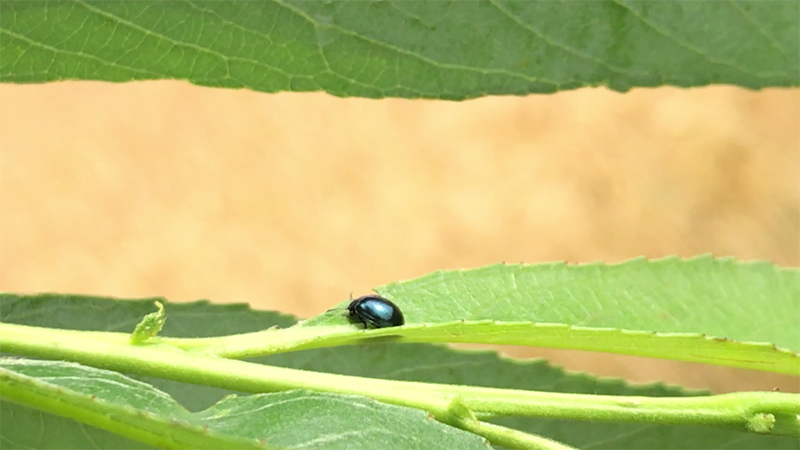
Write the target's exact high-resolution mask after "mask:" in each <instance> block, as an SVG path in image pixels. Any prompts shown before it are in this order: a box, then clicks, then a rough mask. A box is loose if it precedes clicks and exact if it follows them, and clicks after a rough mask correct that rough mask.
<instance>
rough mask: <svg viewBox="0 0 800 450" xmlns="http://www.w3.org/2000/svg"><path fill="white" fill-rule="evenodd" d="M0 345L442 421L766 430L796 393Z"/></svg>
mask: <svg viewBox="0 0 800 450" xmlns="http://www.w3.org/2000/svg"><path fill="white" fill-rule="evenodd" d="M0 350H2V351H4V352H10V353H16V354H22V355H27V356H34V357H43V358H48V359H65V360H69V361H75V362H79V363H83V364H87V365H90V366H95V367H100V368H105V369H111V370H116V371H120V372H127V373H135V374H140V375H148V376H153V377H159V378H166V379H171V380H177V381H182V382H186V383H192V384H201V385H207V386H216V387H223V388H228V389H232V390H240V391H246V392H273V391H282V390H289V389H307V390H312V391H326V392H336V393H343V394H355V395H365V396H369V397H373V398H375V399H377V400H380V401H383V402H386V403H392V404H396V405H402V406H409V407H414V408H419V409H423V410H426V411H429V412H430V413H431V414H433V415H434V416H436V417H437V418H439V419H440V420H442V421H445V422H446V421H447V420H448V417H451V416H452V412H451V411H450V409H449V407H450V405H451V404H452V403H453V402H454V401H458V402H460V403H461V404H463V406H464V407H465V408H467V409H468V410H469V411H473V412H474V413H475V415H476V416H478V417H489V416H506V415H516V416H528V417H542V418H553V419H573V420H608V421H614V422H631V423H653V424H655V423H659V424H680V425H705V426H714V427H724V428H729V429H734V430H739V431H750V432H754V431H759V432H761V433H765V432H770V430H769V429H761V428H759V429H754V428H753V426H752V424H753V423H754V421H759V420H760V419H759V418H760V417H762V416H763V415H764V414H773V415H782V416H787V415H788V416H797V415H798V414H800V395H797V394H788V393H782V392H739V393H733V394H723V395H716V396H706V397H672V398H671V397H666V398H653V397H626V396H608V395H581V394H563V393H553V392H537V391H521V390H511V389H495V388H483V387H473V386H454V385H441V384H432V383H417V382H405V381H391V380H379V379H371V378H361V377H351V376H343V375H333V374H327V373H318V372H310V371H304V370H295V369H285V368H280V367H272V366H266V365H261V364H254V363H248V362H243V361H235V360H228V359H223V358H218V357H213V356H208V355H203V354H198V353H194V352H186V351H183V350H180V349H176V348H174V347H169V346H166V345H145V346H135V345H129V344H127V343H121V342H113V341H109V340H104V339H96V338H90V337H86V336H85V335H81V334H76V333H75V332H69V331H64V332H57V330H44V329H41V328H36V327H26V326H21V325H12V324H0ZM795 425H796V424H795ZM775 431H776V430H772V432H773V433H774V432H775ZM781 434H788V435H791V436H800V427H798V426H782V427H781Z"/></svg>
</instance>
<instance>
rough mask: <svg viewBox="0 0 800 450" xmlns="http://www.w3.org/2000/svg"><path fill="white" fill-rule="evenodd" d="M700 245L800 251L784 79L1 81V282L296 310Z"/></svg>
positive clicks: (762, 383) (655, 366)
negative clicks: (476, 90)
mask: <svg viewBox="0 0 800 450" xmlns="http://www.w3.org/2000/svg"><path fill="white" fill-rule="evenodd" d="M706 252H712V253H714V254H717V255H720V256H727V255H732V256H736V257H738V258H742V259H766V260H770V261H773V262H775V263H778V264H782V265H791V266H797V265H800V91H798V90H796V89H793V90H767V91H761V92H750V91H745V90H741V89H737V88H731V87H713V88H703V89H693V90H681V89H672V88H664V89H655V90H636V91H633V92H630V93H627V94H619V93H613V92H610V91H608V90H605V89H582V90H578V91H572V92H564V93H559V94H556V95H542V96H528V97H524V98H520V97H503V98H483V99H479V100H472V101H467V102H460V103H454V102H435V101H422V100H397V99H387V100H364V99H340V98H334V97H330V96H327V95H325V94H319V93H314V94H291V93H284V94H277V95H269V94H262V93H255V92H249V91H232V90H222V89H210V88H201V87H197V86H191V85H188V84H185V83H182V82H146V83H129V84H104V83H89V82H64V83H54V84H47V85H31V86H15V85H3V86H0V290H3V291H17V292H41V291H56V292H73V293H86V294H98V295H112V296H118V297H143V296H154V295H163V296H166V297H167V298H168V299H170V300H174V301H189V300H194V299H198V298H209V299H211V300H213V301H215V302H248V303H250V304H252V305H253V306H254V307H256V308H261V309H277V310H282V311H286V312H290V313H294V314H296V315H299V316H302V317H308V316H311V315H314V314H317V313H319V312H322V311H324V310H326V309H327V308H329V307H330V306H331V305H333V304H335V303H338V302H341V301H343V300H345V299H347V297H348V295H349V294H350V292H351V291H352V292H354V293H355V294H356V295H359V294H363V293H367V292H369V290H370V289H371V288H372V287H375V286H379V285H382V284H384V283H387V282H390V281H395V280H402V279H408V278H413V277H417V276H420V275H424V274H426V273H428V272H430V271H433V270H437V269H451V268H472V267H477V266H482V265H486V264H491V263H496V262H499V261H506V262H526V263H536V262H545V261H553V260H567V261H570V262H591V261H596V260H603V261H607V262H617V261H621V260H624V259H628V258H631V257H635V256H640V255H644V256H647V257H651V258H655V257H661V256H665V255H672V254H677V255H682V256H692V255H696V254H699V253H706ZM504 351H506V352H507V353H510V354H514V355H526V356H546V357H548V358H550V359H551V360H553V361H554V362H555V363H557V364H562V365H565V366H566V367H568V368H571V369H580V370H589V371H592V372H594V373H597V374H601V375H618V376H624V377H628V378H630V379H634V380H639V381H648V380H659V379H661V380H666V381H670V382H680V383H683V384H685V385H688V386H693V387H711V388H713V389H714V390H716V391H720V392H721V391H727V390H735V389H757V390H769V389H772V388H773V387H780V388H781V389H782V390H794V391H797V390H798V380H797V379H796V378H792V377H784V376H775V375H770V374H763V373H758V372H750V371H744V370H732V369H726V368H720V367H707V366H702V365H696V364H682V363H676V362H665V361H653V360H647V359H639V358H626V357H613V356H612V357H609V355H597V354H588V353H583V352H565V351H549V350H541V349H515V348H510V349H504Z"/></svg>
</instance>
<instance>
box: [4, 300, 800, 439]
mask: <svg viewBox="0 0 800 450" xmlns="http://www.w3.org/2000/svg"><path fill="white" fill-rule="evenodd" d="M0 301H2V308H0V319H2V321H3V322H6V323H17V324H24V325H38V326H51V327H52V326H56V325H57V324H65V323H69V322H73V323H75V326H74V327H73V328H80V329H83V330H96V331H128V332H130V331H132V330H133V329H134V327H135V326H136V324H137V323H138V322H139V320H140V319H141V318H142V317H143V316H144V315H145V314H147V313H150V312H151V311H152V309H153V306H152V299H147V300H141V301H114V300H110V299H98V298H92V297H80V296H71V297H65V296H57V295H54V296H31V297H25V296H13V295H3V296H1V297H0ZM164 303H165V304H166V311H167V316H168V318H169V320H167V322H166V324H165V326H164V329H163V331H162V333H161V335H163V336H175V337H193V336H198V335H203V336H215V335H225V334H232V333H244V332H252V331H257V330H260V329H264V328H269V327H272V326H275V325H277V326H280V327H287V326H289V325H291V323H292V322H293V319H291V318H289V317H287V316H283V315H278V314H274V313H268V312H259V311H251V310H249V309H248V308H246V307H244V306H242V305H213V304H209V303H208V302H195V303H191V304H169V303H166V302H164ZM55 311H58V314H54V312H55ZM253 361H254V362H259V363H265V364H271V365H277V366H283V367H290V368H298V369H305V370H316V371H325V372H331V373H338V374H345V375H359V376H368V377H376V378H386V379H395V380H408V381H425V382H438V383H446V384H465V385H476V386H491V387H502V388H517V389H530V390H541V391H552V392H568V393H586V394H608V395H642V396H656V397H663V396H687V395H705V393H704V392H698V391H691V392H687V391H685V390H682V389H680V388H678V387H671V386H664V385H661V384H650V385H630V384H627V383H625V382H623V381H621V380H616V379H598V378H596V377H593V376H591V375H588V374H582V373H569V372H564V371H563V370H561V369H559V368H555V367H552V366H550V365H549V364H547V363H546V362H544V361H541V360H538V361H524V362H523V361H513V360H509V359H505V358H501V357H498V356H497V354H496V353H494V352H488V351H479V352H478V351H463V350H461V351H459V350H453V349H449V348H446V347H442V346H436V345H422V344H399V345H395V344H389V345H370V346H353V347H343V348H326V349H317V350H309V351H302V352H296V353H285V354H279V355H272V356H269V357H262V358H257V359H254V360H253ZM138 379H139V380H141V381H144V382H147V383H150V384H152V385H154V386H155V387H156V388H157V389H160V390H162V391H164V392H167V393H169V394H170V395H171V396H172V397H174V398H175V399H176V400H177V401H178V402H179V403H180V404H182V405H183V407H185V408H186V409H188V410H189V411H195V412H196V411H202V410H204V409H205V408H208V407H212V406H213V405H215V404H216V402H218V401H220V400H221V399H222V398H223V397H224V396H225V395H228V394H231V393H232V392H230V391H226V390H224V389H212V388H207V387H203V386H194V385H189V384H183V383H177V382H174V381H167V380H158V379H151V378H146V377H139V378H138ZM246 398H250V397H246ZM217 407H218V408H219V407H220V406H219V405H217ZM0 413H2V417H0V420H3V423H7V422H5V421H6V420H7V419H8V418H9V417H13V418H15V419H17V420H16V423H17V424H18V426H17V427H15V428H13V429H11V430H6V428H5V427H4V430H3V431H4V432H3V433H2V435H3V439H4V441H3V444H4V447H3V448H21V447H33V445H29V444H30V442H31V440H30V439H31V438H30V436H38V435H40V434H42V432H43V430H44V429H47V430H50V429H52V428H51V426H53V427H55V426H60V427H61V428H59V430H61V433H62V435H63V436H70V439H74V441H72V442H74V443H73V447H72V448H97V445H96V444H93V443H92V441H97V442H103V443H104V445H103V446H102V448H109V449H111V448H131V446H130V443H129V441H121V442H120V443H117V445H110V444H113V443H114V442H113V440H112V439H111V438H110V437H109V434H108V433H107V432H101V430H96V429H94V428H92V427H85V426H81V425H79V424H77V423H74V424H73V425H72V427H69V426H67V425H66V422H65V421H64V420H63V419H60V418H57V417H55V416H52V415H50V414H45V413H33V412H31V410H30V409H29V408H25V407H22V406H18V405H13V404H9V403H7V402H3V403H2V409H0ZM22 417H24V418H28V419H27V420H26V421H21V419H19V418H22ZM198 417H199V416H198ZM419 420H424V419H423V418H420V419H419ZM498 422H499V423H503V424H508V425H512V426H514V427H516V428H519V429H521V430H524V431H529V432H535V433H538V434H541V435H543V436H547V437H550V438H553V439H556V440H560V441H563V442H566V443H568V444H571V445H578V446H581V447H583V448H587V447H591V448H597V449H603V448H608V449H633V448H665V449H666V448H696V449H706V448H707V449H712V448H714V449H716V448H741V449H745V448H760V449H791V448H797V442H796V440H795V439H793V438H780V437H771V436H758V435H751V434H745V433H740V432H734V431H726V430H716V429H705V428H698V427H685V426H669V425H632V424H614V423H601V422H597V423H591V422H570V421H563V420H559V421H556V420H542V419H516V418H507V419H498ZM351 429H352V428H351ZM13 442H17V443H25V445H17V446H8V447H6V445H10V444H9V443H13ZM80 444H83V445H84V446H83V447H81V446H80ZM65 447H66V446H62V447H50V448H65ZM38 448H46V447H44V446H38ZM351 448H352V447H351Z"/></svg>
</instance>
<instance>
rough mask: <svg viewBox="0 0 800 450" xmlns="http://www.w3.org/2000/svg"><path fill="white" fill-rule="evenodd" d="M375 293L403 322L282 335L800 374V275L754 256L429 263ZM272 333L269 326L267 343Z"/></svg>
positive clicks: (326, 319) (306, 342)
mask: <svg viewBox="0 0 800 450" xmlns="http://www.w3.org/2000/svg"><path fill="white" fill-rule="evenodd" d="M377 291H378V292H379V293H380V294H382V295H384V296H385V297H387V298H389V299H391V300H392V301H394V302H395V303H396V304H397V305H398V306H399V307H400V308H401V309H402V311H403V312H404V314H405V318H406V324H407V325H406V326H405V327H402V328H384V329H379V330H374V331H368V332H362V331H354V330H352V327H351V328H350V329H348V330H339V329H337V330H336V331H331V330H329V329H328V328H322V326H323V325H330V324H335V323H342V322H345V318H344V317H345V316H346V314H342V313H338V314H332V313H325V314H322V315H321V316H318V317H316V318H313V319H310V320H308V321H306V322H304V323H303V324H302V327H301V329H300V330H298V331H296V332H293V331H291V330H286V333H285V334H286V341H292V340H293V344H287V346H291V345H295V346H296V347H298V348H311V347H321V346H325V345H331V344H332V343H335V344H342V343H353V342H356V341H358V340H362V339H365V338H367V337H368V336H369V338H372V339H394V340H397V341H400V342H437V341H438V342H468V343H482V344H508V345H532V346H543V347H556V348H569V349H578V350H591V351H601V352H614V353H621V354H629V355H637V356H650V357H659V358H666V359H676V360H684V361H694V362H704V363H709V364H721V365H728V366H733V367H742V368H750V369H758V370H767V371H773V372H781V373H790V374H800V357H799V356H798V354H797V351H798V350H799V349H800V326H798V325H797V323H796V322H797V321H796V320H795V319H796V318H797V317H800V272H798V271H797V270H794V269H780V268H777V267H775V266H773V265H771V264H769V263H764V262H747V263H742V262H736V261H734V260H732V259H729V258H726V259H714V258H712V257H710V256H702V257H698V258H693V259H688V260H682V259H678V258H665V259H661V260H657V261H647V260H644V259H634V260H631V261H628V262H625V263H621V264H614V265H606V264H600V263H594V264H582V265H567V264H563V263H556V264H537V265H506V264H498V265H494V266H488V267H484V268H480V269H474V270H457V271H446V272H436V273H433V274H430V275H427V276H424V277H421V278H418V279H415V280H410V281H405V282H399V283H392V284H389V285H387V286H384V287H381V288H378V289H377ZM345 305H346V303H342V304H341V305H340V306H342V307H343V306H345ZM315 325H316V326H320V329H319V330H316V331H315V330H314V327H313V326H315ZM305 327H308V328H309V329H308V330H305V329H304V328H305ZM247 339H252V338H251V337H247V336H242V337H240V338H237V339H236V340H238V341H242V342H244V341H246V340H247ZM280 339H281V337H280V336H279V333H275V336H274V341H273V343H274V344H275V345H276V347H277V346H279V345H280V343H281V342H280ZM233 341H234V339H232V340H231V343H233ZM776 345H777V346H779V347H780V348H778V347H776ZM231 349H235V346H232V347H231Z"/></svg>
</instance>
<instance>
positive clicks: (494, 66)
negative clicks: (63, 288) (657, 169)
mask: <svg viewBox="0 0 800 450" xmlns="http://www.w3.org/2000/svg"><path fill="white" fill-rule="evenodd" d="M799 5H800V4H798V2H792V1H780V0H777V1H776V0H759V1H728V2H716V1H706V2H699V1H698V2H695V1H674V2H654V1H650V0H639V1H630V0H619V1H574V2H553V1H547V0H542V1H533V0H492V1H490V0H482V1H462V2H443V1H438V0H419V1H403V0H385V1H369V2H367V1H329V0H283V1H277V0H275V1H247V2H231V1H224V0H210V1H208V0H207V1H202V2H200V1H185V2H174V1H159V0H144V1H135V2H109V1H97V0H96V1H64V0H53V1H38V0H35V1H31V0H4V1H3V2H2V3H0V38H1V39H0V52H2V58H0V81H3V82H14V83H41V82H47V81H58V80H68V79H79V80H104V81H129V80H153V79H184V80H188V81H190V82H192V83H195V84H199V85H205V86H215V87H228V88H248V89H253V90H257V91H266V92H277V91H318V90H322V91H326V92H328V93H331V94H333V95H337V96H362V97H426V98H440V99H464V98H472V97H478V96H482V95H498V94H514V95H522V94H527V93H543V92H555V91H558V90H565V89H574V88H578V87H582V86H597V85H605V86H608V87H610V88H612V89H615V90H620V91H625V90H628V89H630V88H633V87H638V86H661V85H673V86H703V85H707V84H710V83H717V84H736V85H739V86H744V87H748V88H762V87H766V86H798V84H800V56H799V55H800V21H798V20H797V18H798V16H799V15H800V6H799Z"/></svg>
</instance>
